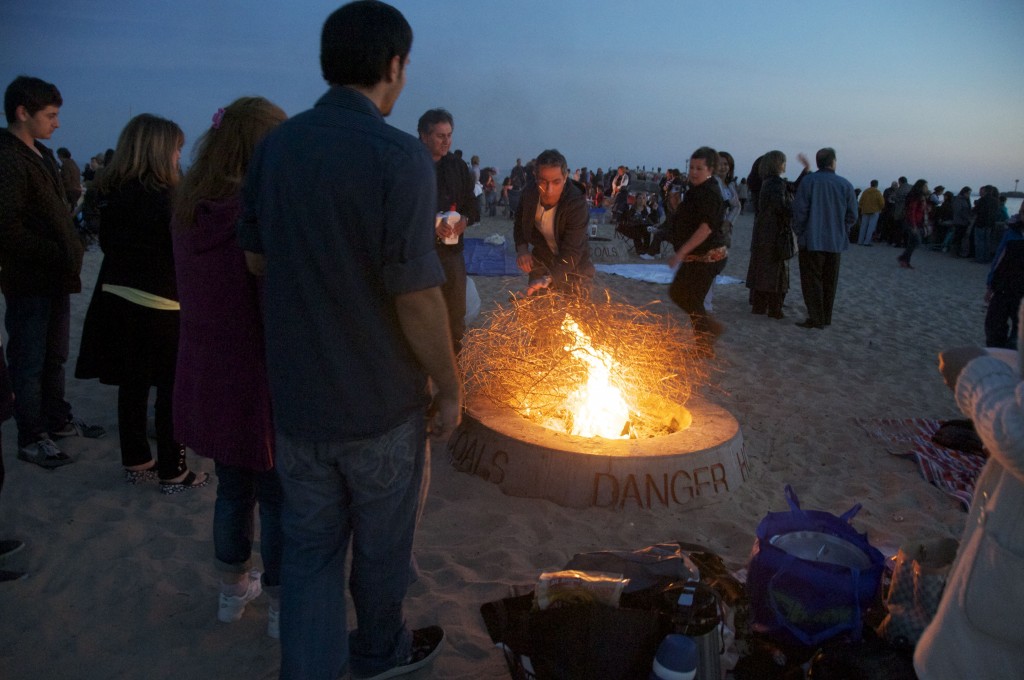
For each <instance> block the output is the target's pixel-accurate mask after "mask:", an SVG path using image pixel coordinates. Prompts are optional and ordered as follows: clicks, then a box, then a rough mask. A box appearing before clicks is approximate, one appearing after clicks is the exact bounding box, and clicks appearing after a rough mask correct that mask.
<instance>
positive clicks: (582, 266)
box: [513, 149, 594, 295]
mask: <svg viewBox="0 0 1024 680" xmlns="http://www.w3.org/2000/svg"><path fill="white" fill-rule="evenodd" d="M589 216H590V211H589V210H588V209H587V200H586V197H585V196H584V194H583V190H582V189H580V188H579V187H578V186H576V184H575V183H573V182H571V181H570V180H569V167H568V164H567V163H566V161H565V156H563V155H562V154H561V153H559V152H558V151H557V150H555V149H548V150H547V151H544V152H542V153H541V154H540V155H539V156H537V179H536V182H535V183H534V184H529V185H527V186H526V188H525V189H523V196H522V200H521V201H520V202H519V208H518V209H517V210H516V215H515V224H514V227H513V234H514V237H515V242H516V264H518V265H519V268H520V269H522V270H523V271H524V272H526V273H527V274H529V276H530V282H529V285H528V286H527V289H526V294H527V295H533V294H535V293H537V292H539V291H541V290H543V289H545V288H551V289H552V290H556V291H559V292H573V293H576V294H588V293H589V291H590V284H591V281H592V280H593V278H594V264H593V263H592V262H591V261H590V245H589V242H588V238H587V219H588V217H589Z"/></svg>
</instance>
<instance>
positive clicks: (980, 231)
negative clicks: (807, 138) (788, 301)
mask: <svg viewBox="0 0 1024 680" xmlns="http://www.w3.org/2000/svg"><path fill="white" fill-rule="evenodd" d="M991 233H992V227H975V228H974V261H975V262H981V263H982V264H988V263H989V262H991V261H992V256H993V255H994V249H993V248H992V244H991V241H992V236H991ZM9 354H10V353H9V352H8V355H9ZM15 394H17V393H15Z"/></svg>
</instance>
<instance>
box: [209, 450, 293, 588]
mask: <svg viewBox="0 0 1024 680" xmlns="http://www.w3.org/2000/svg"><path fill="white" fill-rule="evenodd" d="M216 469H217V502H216V503H215V504H214V506H213V551H214V555H215V556H216V558H217V568H218V569H220V570H221V571H226V572H229V573H234V574H241V573H245V572H247V571H249V562H250V558H251V557H252V543H253V537H254V535H255V526H254V521H253V511H254V510H255V509H256V503H257V502H259V505H260V556H261V557H262V558H263V584H264V585H267V586H276V585H278V584H279V583H280V582H281V549H282V546H281V481H280V480H279V479H278V478H277V471H275V470H274V469H273V468H271V469H270V470H267V471H266V472H256V471H255V470H247V469H245V468H242V467H236V466H234V465H223V464H221V463H217V464H216Z"/></svg>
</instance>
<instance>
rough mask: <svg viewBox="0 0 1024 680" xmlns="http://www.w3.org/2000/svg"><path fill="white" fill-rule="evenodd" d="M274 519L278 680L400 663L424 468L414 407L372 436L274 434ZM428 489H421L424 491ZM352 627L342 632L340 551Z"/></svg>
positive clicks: (365, 671)
mask: <svg viewBox="0 0 1024 680" xmlns="http://www.w3.org/2000/svg"><path fill="white" fill-rule="evenodd" d="M276 457H277V471H278V475H279V476H280V478H281V488H282V490H283V491H284V505H283V507H282V511H281V523H282V527H283V531H284V556H283V562H282V568H281V678H282V680H293V679H298V678H302V679H303V680H312V679H314V678H323V679H324V680H335V678H337V677H338V676H339V675H341V674H342V673H343V672H344V671H345V668H346V665H348V663H349V662H350V661H351V670H352V672H353V673H354V674H356V675H364V676H366V675H375V674H377V673H381V672H383V671H385V670H387V669H389V668H392V667H394V666H396V665H398V664H400V663H404V662H405V660H406V658H407V657H408V655H409V651H410V649H411V645H412V633H411V632H410V630H409V628H408V627H407V626H406V623H405V615H404V613H403V608H402V601H403V600H404V599H405V593H406V590H407V588H408V585H409V582H410V570H411V558H412V543H413V536H414V534H415V528H416V515H417V510H418V508H419V499H420V495H421V481H422V479H423V475H424V468H425V467H426V466H428V465H429V462H430V453H429V449H428V448H427V439H426V421H425V418H424V416H423V414H422V413H416V414H414V415H413V416H411V417H410V418H409V419H408V420H406V421H405V422H404V423H402V424H401V425H399V426H397V427H395V428H393V429H392V430H390V431H388V432H386V433H384V434H382V435H380V436H379V437H375V438H371V439H364V440H357V441H347V442H308V441H300V440H296V439H291V438H290V437H288V436H286V435H284V434H282V433H281V432H278V433H277V450H276ZM422 493H423V495H424V496H425V494H426V490H425V489H424V490H423V492H422ZM350 540H351V543H352V568H351V573H350V576H349V591H350V593H351V595H352V602H353V604H354V605H355V609H356V620H357V623H358V628H356V629H355V630H353V631H352V632H351V633H347V627H346V605H345V558H346V551H347V550H348V547H349V541H350Z"/></svg>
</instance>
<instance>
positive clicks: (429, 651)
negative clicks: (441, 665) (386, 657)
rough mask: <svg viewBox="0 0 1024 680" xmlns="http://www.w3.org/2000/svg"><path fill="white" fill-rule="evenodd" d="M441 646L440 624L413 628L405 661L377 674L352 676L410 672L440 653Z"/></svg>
mask: <svg viewBox="0 0 1024 680" xmlns="http://www.w3.org/2000/svg"><path fill="white" fill-rule="evenodd" d="M443 646H444V629H442V628H441V626H428V627H426V628H420V629H419V630H414V631H413V632H412V651H411V652H410V653H409V658H408V660H406V662H405V663H403V664H399V665H397V666H394V667H393V668H389V669H388V670H386V671H382V672H380V673H377V675H370V676H365V677H360V676H357V675H355V674H354V673H353V675H352V677H354V678H356V680H385V679H386V678H397V677H398V676H400V675H406V674H407V673H412V672H413V671H417V670H419V669H421V668H423V667H424V666H426V665H428V664H430V663H431V662H432V661H433V660H434V658H435V657H436V656H437V655H438V654H440V653H441V648H442V647H443Z"/></svg>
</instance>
